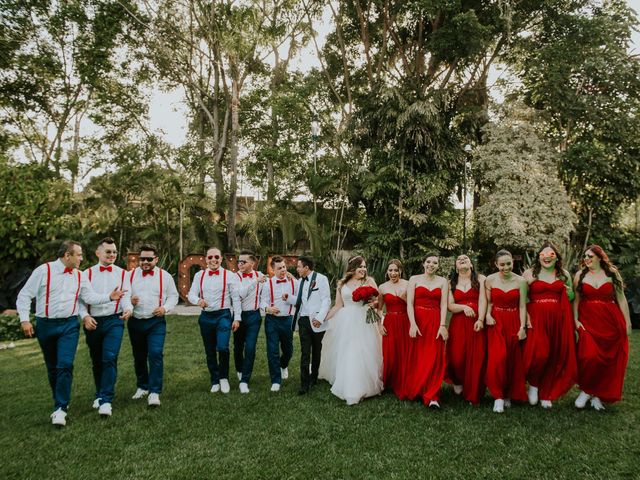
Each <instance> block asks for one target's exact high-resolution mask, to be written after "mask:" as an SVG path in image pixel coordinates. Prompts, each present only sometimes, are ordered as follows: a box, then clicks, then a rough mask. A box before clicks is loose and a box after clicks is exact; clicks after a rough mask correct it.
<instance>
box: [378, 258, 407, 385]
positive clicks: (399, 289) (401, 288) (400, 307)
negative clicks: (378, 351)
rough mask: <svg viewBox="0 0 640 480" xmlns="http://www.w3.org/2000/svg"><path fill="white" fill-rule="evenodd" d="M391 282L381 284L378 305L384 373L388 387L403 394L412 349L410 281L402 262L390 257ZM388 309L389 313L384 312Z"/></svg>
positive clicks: (384, 380)
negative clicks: (380, 318) (410, 333)
mask: <svg viewBox="0 0 640 480" xmlns="http://www.w3.org/2000/svg"><path fill="white" fill-rule="evenodd" d="M387 277H388V278H389V281H387V282H385V283H383V284H382V285H380V287H378V292H379V293H380V295H379V297H378V308H379V310H380V312H381V313H384V316H383V320H382V324H381V328H380V330H381V333H382V335H383V337H382V358H383V371H382V372H383V373H382V380H383V382H384V386H385V388H390V389H392V390H393V391H394V392H395V394H396V395H397V396H398V397H399V398H402V397H403V396H404V390H405V386H404V384H403V382H404V381H405V378H406V377H405V374H404V368H405V366H406V364H407V352H408V350H409V316H408V314H407V287H408V286H409V282H408V281H407V280H405V279H404V278H402V262H400V260H396V259H393V260H390V261H389V265H388V266H387ZM384 310H386V313H385V312H383V311H384Z"/></svg>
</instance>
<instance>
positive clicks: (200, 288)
mask: <svg viewBox="0 0 640 480" xmlns="http://www.w3.org/2000/svg"><path fill="white" fill-rule="evenodd" d="M209 272H212V270H210V269H208V268H207V269H206V270H200V271H199V272H198V273H196V275H195V276H194V277H193V283H192V284H191V288H190V289H189V295H188V296H187V298H188V300H189V302H191V303H193V304H194V305H197V304H198V301H199V300H200V299H204V301H205V302H207V305H208V306H207V307H205V308H204V309H203V310H204V311H205V312H217V311H218V310H224V309H227V308H229V309H231V310H232V312H233V319H234V320H236V321H238V322H240V321H242V317H241V316H240V314H241V313H242V305H241V301H240V281H239V280H238V276H237V275H236V274H235V273H233V272H232V271H231V270H227V269H224V268H222V267H220V268H218V270H216V271H214V273H212V274H210V273H209ZM215 272H218V273H217V274H216V273H215Z"/></svg>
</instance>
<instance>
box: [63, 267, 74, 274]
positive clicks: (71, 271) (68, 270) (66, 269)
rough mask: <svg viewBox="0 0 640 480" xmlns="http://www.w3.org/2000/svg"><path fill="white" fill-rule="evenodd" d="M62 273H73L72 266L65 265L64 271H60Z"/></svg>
mask: <svg viewBox="0 0 640 480" xmlns="http://www.w3.org/2000/svg"><path fill="white" fill-rule="evenodd" d="M62 273H63V274H64V273H68V274H69V275H71V274H72V273H73V268H69V267H66V268H65V269H64V272H62Z"/></svg>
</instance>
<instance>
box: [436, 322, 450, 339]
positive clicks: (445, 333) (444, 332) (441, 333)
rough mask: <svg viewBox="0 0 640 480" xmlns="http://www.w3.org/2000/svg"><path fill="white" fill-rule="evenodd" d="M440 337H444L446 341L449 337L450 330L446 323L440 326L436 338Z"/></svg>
mask: <svg viewBox="0 0 640 480" xmlns="http://www.w3.org/2000/svg"><path fill="white" fill-rule="evenodd" d="M438 338H442V340H443V341H444V342H446V341H447V338H449V332H448V331H447V327H445V326H444V325H440V328H438V334H437V335H436V340H437V339H438Z"/></svg>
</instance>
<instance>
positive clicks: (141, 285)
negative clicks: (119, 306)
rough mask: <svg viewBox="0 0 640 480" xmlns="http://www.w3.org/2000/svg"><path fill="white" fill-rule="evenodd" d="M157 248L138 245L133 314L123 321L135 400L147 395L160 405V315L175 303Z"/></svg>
mask: <svg viewBox="0 0 640 480" xmlns="http://www.w3.org/2000/svg"><path fill="white" fill-rule="evenodd" d="M157 263H158V250H157V249H156V247H154V246H153V245H143V246H142V247H140V266H139V267H138V268H136V269H135V270H132V271H131V274H130V277H129V281H130V282H131V303H132V305H133V316H132V317H131V319H130V320H129V321H128V322H127V330H128V331H129V339H130V340H131V349H132V350H133V365H134V368H135V371H136V385H137V387H138V388H137V390H136V393H134V394H133V397H132V398H133V399H134V400H137V399H140V398H143V397H145V396H146V395H149V398H148V399H147V403H148V404H149V406H152V407H157V406H159V405H160V393H162V375H163V365H164V360H163V350H164V338H165V336H166V333H167V323H166V321H165V318H164V316H165V315H166V314H167V313H169V312H171V310H173V309H174V308H175V306H176V305H177V304H178V290H177V289H176V283H175V282H174V281H173V277H172V276H171V274H170V273H169V272H167V271H166V270H163V269H161V268H158V267H156V264H157Z"/></svg>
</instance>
